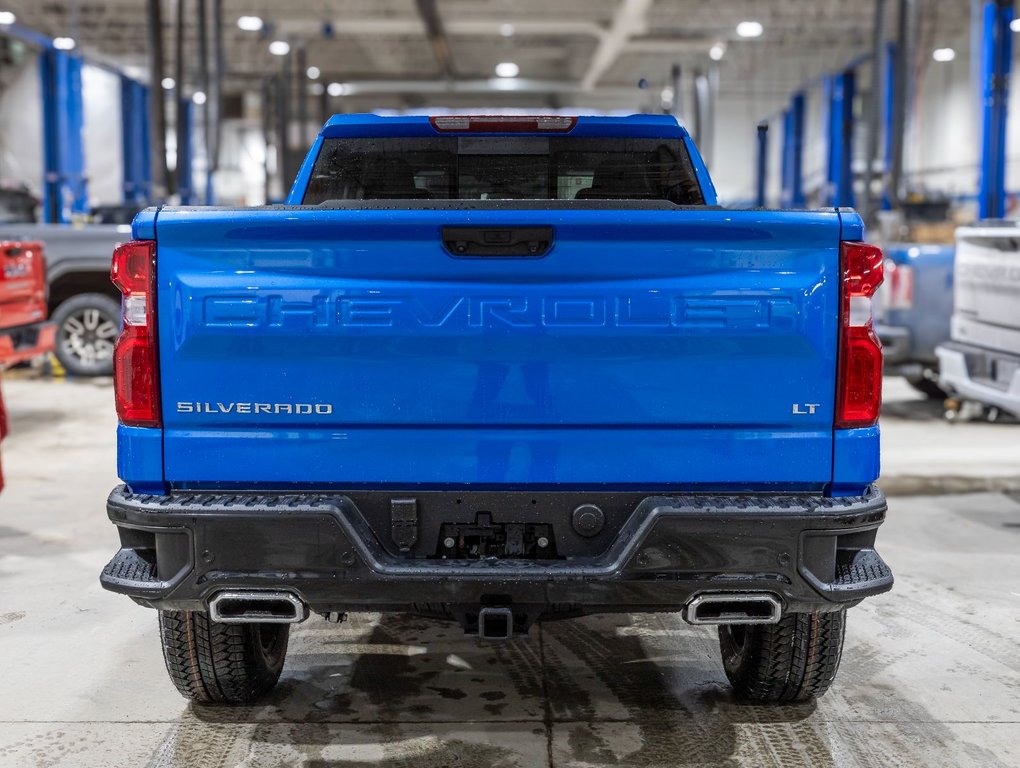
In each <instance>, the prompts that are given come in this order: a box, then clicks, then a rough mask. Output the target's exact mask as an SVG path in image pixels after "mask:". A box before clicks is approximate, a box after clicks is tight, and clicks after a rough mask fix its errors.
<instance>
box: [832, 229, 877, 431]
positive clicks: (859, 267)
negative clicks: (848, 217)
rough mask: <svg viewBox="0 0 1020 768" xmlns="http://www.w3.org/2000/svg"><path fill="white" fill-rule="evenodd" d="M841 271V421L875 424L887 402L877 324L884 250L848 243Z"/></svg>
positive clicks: (842, 425)
mask: <svg viewBox="0 0 1020 768" xmlns="http://www.w3.org/2000/svg"><path fill="white" fill-rule="evenodd" d="M840 257H841V264H840V271H841V276H842V281H841V282H842V285H841V291H842V294H841V299H840V339H839V378H838V384H837V387H838V389H837V393H838V402H837V405H836V427H837V428H839V429H849V428H853V427H870V426H871V425H873V424H874V423H875V422H877V421H878V412H879V409H880V408H881V405H882V344H881V343H880V342H879V340H878V337H877V336H876V335H875V331H874V330H873V328H872V306H871V300H872V296H874V294H875V290H876V289H877V288H878V286H879V285H880V284H881V283H882V278H883V274H884V273H883V259H882V251H881V250H880V249H879V248H877V247H875V246H873V245H867V244H866V243H850V242H846V243H843V244H842V246H841V253H840Z"/></svg>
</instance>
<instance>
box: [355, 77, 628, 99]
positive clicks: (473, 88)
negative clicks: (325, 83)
mask: <svg viewBox="0 0 1020 768" xmlns="http://www.w3.org/2000/svg"><path fill="white" fill-rule="evenodd" d="M342 85H343V95H344V96H365V95H372V94H387V93H389V94H393V93H396V94H403V93H542V94H550V93H580V92H581V87H580V85H579V84H578V82H577V81H575V80H532V79H530V78H526V77H515V78H502V77H496V78H489V79H474V80H354V81H348V82H344V83H343V84H342ZM590 92H592V93H594V95H597V96H609V97H621V98H623V97H631V98H633V97H634V96H635V94H636V93H637V90H636V89H635V88H632V87H629V86H626V87H610V86H606V87H602V88H594V89H591V91H590Z"/></svg>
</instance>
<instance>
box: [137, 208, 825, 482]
mask: <svg viewBox="0 0 1020 768" xmlns="http://www.w3.org/2000/svg"><path fill="white" fill-rule="evenodd" d="M479 222H484V223H485V224H486V225H491V226H501V225H502V226H507V225H514V226H528V225H551V226H553V227H554V229H555V232H556V243H555V245H554V247H553V249H552V250H551V251H550V252H549V253H548V254H547V255H546V256H544V257H543V258H540V259H526V260H521V259H518V260H513V259H495V260H476V259H461V258H453V257H451V255H450V254H449V253H447V252H446V251H445V250H444V248H443V246H442V244H441V243H440V238H439V236H438V232H439V228H440V227H441V226H444V225H457V224H465V225H467V224H478V223H479ZM839 228H840V220H839V217H838V215H837V214H836V213H831V214H805V213H781V214H779V213H762V212H733V211H721V210H697V211H685V212H683V213H679V212H677V211H661V210H656V211H643V210H635V211H618V212H614V214H613V223H612V226H606V223H605V213H604V212H603V211H593V210H571V211H564V210H560V211H550V210H491V211H485V212H484V213H480V212H478V211H476V210H461V211H458V210H442V211H432V210H317V209H304V210H294V209H277V210H258V211H252V212H250V213H241V212H237V211H222V212H220V211H215V210H180V211H178V210H172V209H168V210H164V211H163V212H162V213H161V214H160V216H159V219H158V221H157V225H156V234H157V242H158V244H159V245H158V247H159V289H158V292H159V318H160V319H159V322H160V339H161V358H162V363H163V371H164V373H163V378H162V393H163V406H164V407H163V419H164V427H165V472H166V479H167V481H168V482H169V483H171V484H173V485H175V486H179V487H196V486H207V485H209V484H220V483H227V484H229V483H248V484H251V482H252V480H253V478H254V479H255V481H256V482H258V483H265V484H276V485H279V484H284V485H289V484H299V485H304V486H311V487H318V486H321V485H324V484H334V483H335V484H341V485H351V484H362V483H369V484H383V485H390V486H393V485H394V484H397V485H407V484H420V483H425V484H432V483H446V484H453V483H466V484H486V485H488V484H493V485H500V484H510V485H512V484H521V483H529V484H540V485H555V484H573V485H577V484H581V485H586V486H592V485H599V484H603V483H613V484H621V485H628V486H658V487H663V486H670V487H673V486H676V487H681V486H683V487H689V486H692V485H694V486H697V485H708V486H712V487H722V488H726V487H738V486H739V487H744V486H747V485H750V484H759V485H764V486H767V487H791V486H797V487H800V488H822V487H824V486H825V485H826V484H828V483H829V482H830V480H831V474H832V444H833V430H832V422H833V400H834V397H833V393H834V390H835V370H836V360H835V355H836V344H835V339H836V332H837V329H836V322H837V317H838V313H837V311H836V307H837V306H838V298H837V284H838V281H837V272H838V268H837V265H838V258H839V256H838V244H839ZM629 250H635V251H636V252H637V251H639V253H640V257H639V258H628V257H627V253H628V251H629ZM795 402H796V403H816V404H818V406H817V408H816V409H815V412H814V413H813V414H812V415H811V416H802V415H794V414H793V413H792V405H793V403H795ZM232 403H234V404H236V403H241V404H248V403H251V404H253V405H252V406H250V408H251V410H252V412H250V413H249V412H248V411H249V406H247V405H242V406H241V407H242V408H243V410H244V411H245V413H244V414H243V415H241V414H239V413H238V412H237V411H236V410H234V408H235V407H236V406H233V407H232V406H231V405H230V404H232ZM178 404H186V405H178ZM255 404H263V405H265V404H269V405H272V407H273V410H274V411H277V410H280V409H281V408H282V409H283V410H284V411H286V410H287V409H286V406H287V405H288V404H291V405H292V406H293V407H294V408H296V406H297V405H298V404H301V405H302V406H311V408H312V414H310V415H308V414H305V415H299V414H297V413H293V414H288V413H286V412H284V413H276V412H274V413H271V414H267V413H265V409H264V408H262V409H260V411H261V412H260V413H258V414H256V413H254V412H253V411H254V410H255ZM278 406H279V408H278ZM179 408H185V409H187V410H186V412H180V411H179ZM316 408H318V410H319V411H320V412H318V413H317V412H316ZM224 409H226V410H227V412H225V413H224V412H223V411H224ZM327 410H328V411H329V412H328V413H326V412H325V411H327ZM607 467H612V468H613V470H612V473H611V475H607Z"/></svg>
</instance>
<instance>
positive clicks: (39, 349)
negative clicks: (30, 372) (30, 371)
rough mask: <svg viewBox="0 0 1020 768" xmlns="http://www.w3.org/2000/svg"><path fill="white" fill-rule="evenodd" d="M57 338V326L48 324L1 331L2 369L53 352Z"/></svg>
mask: <svg viewBox="0 0 1020 768" xmlns="http://www.w3.org/2000/svg"><path fill="white" fill-rule="evenodd" d="M56 338H57V326H56V325H55V324H54V323H48V322H47V323H35V324H33V325H22V326H19V327H17V328H4V329H2V330H0V368H5V367H7V366H10V365H17V364H18V363H24V362H26V361H28V360H31V359H32V358H35V357H39V356H40V355H45V354H47V353H48V352H52V351H53V345H54V343H55V342H56Z"/></svg>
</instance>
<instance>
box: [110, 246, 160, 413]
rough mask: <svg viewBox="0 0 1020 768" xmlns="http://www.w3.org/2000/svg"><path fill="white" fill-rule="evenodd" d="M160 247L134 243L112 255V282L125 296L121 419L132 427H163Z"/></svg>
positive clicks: (116, 374) (119, 351)
mask: <svg viewBox="0 0 1020 768" xmlns="http://www.w3.org/2000/svg"><path fill="white" fill-rule="evenodd" d="M155 256H156V243H154V242H153V241H152V240H134V241H132V242H130V243H123V244H122V245H118V246H117V248H116V249H115V250H114V252H113V267H112V268H111V270H110V278H111V279H112V280H113V284H114V285H116V286H117V287H118V288H119V289H120V292H121V294H122V296H123V300H122V303H121V306H122V317H121V321H122V330H121V333H120V338H118V339H117V348H116V351H115V352H114V355H113V383H114V393H115V395H116V398H117V415H118V416H120V421H121V423H122V424H126V425H127V426H131V427H159V426H161V425H162V419H161V418H160V408H159V358H158V356H157V350H156V265H155Z"/></svg>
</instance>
